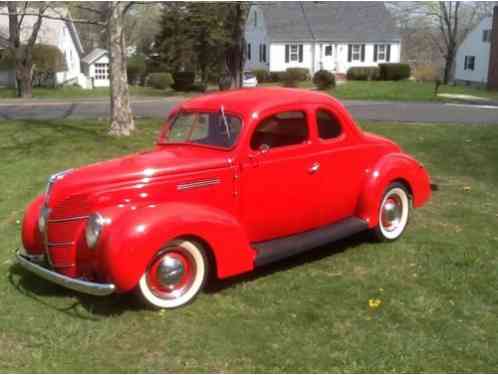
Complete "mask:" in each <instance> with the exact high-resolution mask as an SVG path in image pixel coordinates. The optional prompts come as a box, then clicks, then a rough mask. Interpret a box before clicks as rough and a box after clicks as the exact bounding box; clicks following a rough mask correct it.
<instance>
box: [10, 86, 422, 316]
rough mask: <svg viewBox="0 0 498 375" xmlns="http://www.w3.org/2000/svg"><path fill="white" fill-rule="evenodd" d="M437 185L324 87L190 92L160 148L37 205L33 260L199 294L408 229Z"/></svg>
mask: <svg viewBox="0 0 498 375" xmlns="http://www.w3.org/2000/svg"><path fill="white" fill-rule="evenodd" d="M430 194H431V190H430V181H429V176H428V174H427V171H426V169H425V168H424V166H423V165H422V164H421V163H419V162H417V161H416V160H415V159H414V158H413V157H411V156H410V155H408V154H406V153H405V152H403V151H402V150H401V149H400V147H399V146H397V145H396V144H394V143H393V142H391V141H389V140H387V139H385V138H382V137H379V136H376V135H373V134H370V133H366V132H363V131H361V130H360V129H359V128H358V126H357V125H356V124H355V122H354V121H353V119H352V118H351V116H350V115H349V114H348V112H347V111H346V109H345V108H344V107H343V106H342V105H341V104H340V103H339V102H338V101H337V100H334V99H333V98H331V97H330V96H328V95H326V94H322V93H318V92H312V91H305V90H293V89H278V88H271V89H270V88H261V89H259V88H255V89H242V90H236V91H229V92H225V93H219V94H213V95H206V96H201V97H198V98H195V99H192V100H188V101H186V102H184V103H182V104H181V105H179V106H178V107H176V108H175V109H174V110H172V112H171V114H170V115H169V117H168V119H167V121H166V124H165V125H164V127H163V130H162V131H161V134H160V136H159V139H158V141H157V143H156V146H155V148H154V149H152V150H150V151H145V152H141V153H138V154H134V155H130V156H126V157H122V158H119V159H114V160H109V161H104V162H101V163H97V164H93V165H89V166H84V167H80V168H76V169H71V170H68V171H64V172H61V173H58V174H55V175H54V176H52V177H50V179H49V183H48V188H47V190H46V192H45V193H44V194H42V195H40V196H39V197H37V198H36V199H35V200H34V201H33V202H32V203H31V204H30V205H29V206H28V208H27V210H26V213H25V217H24V221H23V228H22V242H23V247H22V248H21V249H20V250H19V251H18V254H17V259H18V262H19V263H20V265H21V266H22V267H24V268H25V269H27V270H29V271H31V272H34V273H35V274H37V275H39V276H40V277H42V278H44V279H47V280H50V281H52V282H54V283H56V284H59V285H63V286H65V287H67V288H70V289H73V290H77V291H80V292H84V293H89V294H93V295H108V294H111V293H115V292H117V293H124V292H128V291H132V290H134V289H136V290H138V292H139V294H140V295H141V296H142V297H143V298H144V300H145V301H146V302H148V303H149V304H150V305H152V306H155V307H159V308H174V307H178V306H181V305H184V304H186V303H188V302H190V301H191V300H192V299H193V298H194V297H195V296H196V295H197V294H198V293H199V291H200V290H201V289H202V288H203V286H204V284H205V281H206V278H207V276H208V274H210V273H212V274H213V275H214V276H216V277H218V278H226V277H229V276H233V275H237V274H240V273H243V272H248V271H251V270H253V269H254V268H256V267H259V266H263V265H266V264H268V263H271V262H274V261H277V260H279V259H282V258H285V257H288V256H291V255H295V254H298V253H301V252H304V251H306V250H310V249H313V248H316V247H317V246H319V245H323V244H325V243H328V242H332V241H335V240H338V239H342V238H345V237H347V236H349V235H352V234H354V233H358V232H361V231H365V230H371V231H372V233H373V234H374V235H375V236H376V237H377V238H378V239H381V240H395V239H397V238H398V237H400V236H401V234H402V233H403V231H404V230H405V227H406V224H407V222H408V215H409V212H410V208H411V207H420V206H421V205H423V204H424V203H425V202H427V200H428V199H429V197H430Z"/></svg>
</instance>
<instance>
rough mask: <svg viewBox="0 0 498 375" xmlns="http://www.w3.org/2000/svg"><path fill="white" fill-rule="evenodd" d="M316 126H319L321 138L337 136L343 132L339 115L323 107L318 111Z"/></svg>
mask: <svg viewBox="0 0 498 375" xmlns="http://www.w3.org/2000/svg"><path fill="white" fill-rule="evenodd" d="M316 126H317V128H318V136H319V137H320V138H321V139H332V138H337V137H339V136H340V135H341V134H342V128H341V124H340V122H339V120H338V119H337V117H336V116H335V115H333V114H332V113H330V112H328V111H324V110H322V109H319V110H318V111H317V112H316Z"/></svg>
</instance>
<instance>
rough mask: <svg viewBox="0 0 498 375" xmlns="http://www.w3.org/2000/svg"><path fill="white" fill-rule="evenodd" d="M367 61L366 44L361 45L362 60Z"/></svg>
mask: <svg viewBox="0 0 498 375" xmlns="http://www.w3.org/2000/svg"><path fill="white" fill-rule="evenodd" d="M363 61H365V45H364V44H362V45H361V62H363Z"/></svg>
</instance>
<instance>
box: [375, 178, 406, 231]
mask: <svg viewBox="0 0 498 375" xmlns="http://www.w3.org/2000/svg"><path fill="white" fill-rule="evenodd" d="M409 214H410V195H409V193H408V191H407V189H406V187H405V186H404V185H403V184H400V183H397V182H395V183H393V184H391V185H389V186H388V188H387V189H386V191H385V192H384V195H383V196H382V200H381V202H380V206H379V212H378V222H379V224H378V225H377V227H376V228H374V230H373V233H374V235H375V237H376V238H377V239H378V240H381V241H394V240H396V239H398V238H399V237H401V235H402V234H403V232H404V231H405V229H406V225H407V224H408V217H409Z"/></svg>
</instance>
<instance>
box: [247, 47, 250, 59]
mask: <svg viewBox="0 0 498 375" xmlns="http://www.w3.org/2000/svg"><path fill="white" fill-rule="evenodd" d="M247 60H251V43H247Z"/></svg>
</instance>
